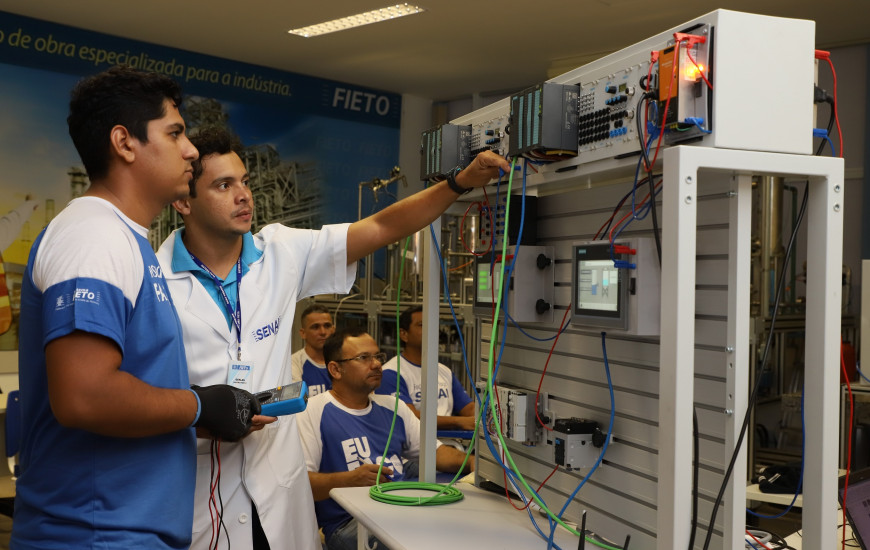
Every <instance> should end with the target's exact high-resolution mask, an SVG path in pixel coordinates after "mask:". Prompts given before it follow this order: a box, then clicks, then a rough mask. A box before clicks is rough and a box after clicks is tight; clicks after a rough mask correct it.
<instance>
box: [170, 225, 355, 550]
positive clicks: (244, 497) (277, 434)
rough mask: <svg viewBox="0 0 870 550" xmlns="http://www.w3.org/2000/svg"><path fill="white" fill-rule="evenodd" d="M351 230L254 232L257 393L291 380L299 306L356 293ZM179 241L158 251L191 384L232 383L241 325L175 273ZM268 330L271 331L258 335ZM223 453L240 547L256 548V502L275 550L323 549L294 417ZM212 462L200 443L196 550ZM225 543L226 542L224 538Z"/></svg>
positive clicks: (245, 349) (206, 530)
mask: <svg viewBox="0 0 870 550" xmlns="http://www.w3.org/2000/svg"><path fill="white" fill-rule="evenodd" d="M347 227H348V225H333V226H325V227H324V228H323V229H322V230H320V231H309V230H301V229H290V228H288V227H285V226H282V225H280V224H273V225H268V226H266V227H264V228H263V229H262V230H261V231H260V232H258V233H257V234H256V235H254V242H255V245H256V246H257V248H259V249H260V250H263V251H264V253H263V255H262V256H261V257H260V259H259V260H257V261H256V262H254V263H252V264H251V265H250V266H249V269H250V271H249V272H248V273H246V274H245V275H244V276H243V278H242V282H241V286H240V293H241V309H242V360H243V361H250V362H253V364H254V374H253V376H254V380H253V384H252V387H251V391H252V392H254V393H256V392H258V391H262V390H266V389H270V388H274V387H276V386H278V385H282V384H287V383H289V382H290V381H291V380H290V377H291V373H290V368H289V363H290V340H291V336H290V335H291V328H292V323H293V317H294V312H295V309H296V302H298V301H299V300H300V299H302V298H305V297H307V296H313V295H316V294H325V293H332V292H338V293H347V292H348V291H349V290H350V287H351V285H352V284H353V281H354V278H355V274H356V265H355V264H352V265H350V266H348V265H347ZM174 242H175V233H173V234H171V235H170V236H169V238H168V239H166V241H165V242H164V243H163V244H162V245H161V246H160V249H159V250H158V253H157V256H158V259H159V260H160V263H161V266H162V268H163V273H164V277H165V278H166V281H167V284H168V286H169V290H170V292H171V294H172V299H173V302H174V303H175V308H176V310H177V311H178V315H179V318H180V319H181V325H182V329H183V331H184V348H185V352H186V354H187V362H188V369H189V371H190V383H191V384H197V385H201V386H206V385H211V384H225V383H226V382H227V370H228V365H229V362H230V361H231V360H233V359H234V358H235V356H236V334H235V329H233V330H232V331H230V329H229V328H228V327H227V322H226V319H225V317H224V314H223V311H222V310H221V309H220V307H221V306H219V305H218V304H217V303H215V301H214V300H213V299H212V298H211V296H210V295H209V294H208V293H207V292H206V290H205V288H204V287H203V285H202V284H201V283H200V282H199V281H197V280H196V279H195V278H194V277H193V275H192V274H191V273H190V272H189V271H185V272H180V273H173V272H172V268H171V263H172V251H173V247H174ZM276 323H277V328H278V330H277V332H275V331H274V328H275V326H276ZM267 326H268V327H270V329H268V330H266V331H262V330H261V331H260V332H259V334H258V330H259V329H262V328H264V327H267ZM285 365H287V367H286V368H285ZM220 454H221V495H222V497H223V510H224V512H223V518H224V523H225V524H226V527H227V530H228V531H229V533H230V536H231V541H232V547H233V548H251V544H252V543H251V532H252V530H251V501H252V500H253V502H254V503H255V504H256V506H257V510H258V513H259V516H260V521H261V524H262V526H263V530H264V531H265V533H266V536H267V538H268V539H269V544H270V546H271V548H272V550H282V549H304V550H309V549H314V548H320V537H319V534H318V532H317V523H316V519H315V516H314V503H313V498H312V495H311V485H310V484H309V482H308V474H307V471H306V468H305V458H304V455H303V453H302V447H301V444H300V441H299V430H298V428H297V425H296V419H295V418H294V417H293V416H287V417H282V418H279V419H278V421H277V422H275V423H273V424H269V425H267V426H266V427H265V428H264V429H262V430H260V431H257V432H254V433H252V434H251V435H249V436H248V437H246V438H244V439H243V440H242V441H241V442H238V443H222V444H221V449H220ZM210 467H211V460H210V456H209V441H207V440H198V446H197V473H196V476H197V477H196V493H195V500H194V520H193V544H192V545H191V548H203V549H204V548H207V546H208V544H209V540H210V538H211V519H210V517H209V508H208V498H209V496H208V495H209V477H210ZM221 540H222V541H223V542H222V543H221V545H223V544H225V538H223V535H222V538H221Z"/></svg>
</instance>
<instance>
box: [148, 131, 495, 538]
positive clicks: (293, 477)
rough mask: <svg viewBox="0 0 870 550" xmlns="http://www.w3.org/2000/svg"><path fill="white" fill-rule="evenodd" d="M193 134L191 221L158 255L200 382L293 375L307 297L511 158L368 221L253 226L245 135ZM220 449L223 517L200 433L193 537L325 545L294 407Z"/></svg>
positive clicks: (243, 383) (345, 279) (344, 279)
mask: <svg viewBox="0 0 870 550" xmlns="http://www.w3.org/2000/svg"><path fill="white" fill-rule="evenodd" d="M191 141H193V143H194V144H195V145H196V147H197V148H198V149H199V151H200V157H199V160H198V161H197V163H196V165H195V167H194V170H195V172H194V179H193V180H192V181H191V193H190V197H189V198H187V199H181V200H178V201H176V202H175V203H173V206H174V207H175V208H176V210H178V212H179V213H180V214H181V215H182V217H183V219H184V224H185V227H184V228H182V229H179V230H177V231H175V232H174V233H173V234H171V235H170V236H169V237H168V238H167V240H166V241H165V242H164V243H163V244H162V245H161V247H160V250H159V251H158V258H159V260H160V263H161V265H162V266H163V271H164V275H165V277H166V280H167V283H168V285H169V289H170V292H171V293H172V298H173V301H174V303H175V306H176V308H177V310H178V314H179V317H180V318H181V323H182V327H183V331H184V344H185V350H186V353H187V357H188V365H189V370H190V379H191V383H194V384H200V385H203V384H210V383H216V382H215V381H217V382H220V383H232V384H235V385H237V386H239V387H243V388H245V389H247V390H249V391H252V392H259V391H262V390H266V389H269V388H274V387H276V386H279V385H282V384H287V383H289V382H290V380H291V373H290V372H289V369H286V365H288V364H289V363H290V361H289V358H290V355H291V353H290V341H291V338H290V330H291V324H292V321H293V317H294V313H295V307H296V302H298V301H299V300H300V299H302V298H305V297H307V296H312V295H316V294H324V293H332V292H339V293H346V292H348V291H349V290H350V287H351V285H352V284H353V281H354V276H355V272H356V269H355V262H356V261H357V260H359V259H360V258H363V257H364V256H366V255H368V254H369V253H371V252H373V251H375V250H377V249H378V248H381V247H383V246H385V245H387V244H389V243H392V242H395V241H397V240H398V239H400V238H402V237H404V236H406V235H408V234H411V233H413V232H415V231H418V230H419V229H421V228H422V227H425V226H426V225H427V224H429V223H430V222H431V221H432V220H434V219H435V218H437V217H438V216H440V215H441V213H442V212H443V211H444V210H445V209H446V208H447V207H448V206H449V205H450V204H452V203H453V201H454V200H456V198H457V197H458V196H459V194H461V193H462V192H463V191H464V189H470V188H472V187H480V186H483V185H485V184H486V183H488V182H489V181H490V180H491V179H492V178H494V177H496V176H497V173H498V170H499V169H501V170H505V171H507V170H509V169H510V166H509V164H508V163H507V162H506V161H505V160H504V159H503V158H501V157H499V156H497V155H495V154H493V153H489V152H487V153H483V154H481V155H479V156H478V157H477V158H475V160H474V161H472V163H471V164H470V165H469V166H468V167H467V168H465V169H464V170H462V171H461V172H458V173H457V174H455V176H454V177H453V178H452V180H451V181H450V182H441V183H438V184H436V185H433V186H430V187H429V188H428V189H426V190H424V191H421V192H419V193H417V194H415V195H413V196H411V197H408V198H406V199H404V200H402V201H399V202H398V203H396V204H393V205H392V206H389V207H388V208H385V209H384V210H382V211H380V212H378V213H376V214H374V215H372V216H370V217H368V218H365V219H363V220H360V221H358V222H355V223H352V224H343V225H328V226H325V227H323V228H322V229H321V230H320V231H311V230H300V229H291V228H288V227H285V226H282V225H280V224H272V225H268V226H266V227H264V228H263V229H262V230H260V231H259V232H258V233H257V234H256V235H252V234H251V233H250V227H251V219H252V216H253V209H254V204H253V199H252V196H251V191H250V189H249V188H248V174H247V171H246V169H245V166H244V164H243V163H242V161H241V159H240V157H239V156H238V154H237V153H236V152H235V150H237V147H238V144H237V142H235V141H234V140H233V139H232V137H231V136H230V135H229V134H228V133H227V132H226V131H225V130H223V129H208V130H203V131H200V132H199V134H198V135H197V136H195V137H194V138H192V140H191ZM234 149H235V150H234ZM239 310H241V312H240V311H239ZM219 454H220V465H221V468H220V469H221V473H222V474H221V477H222V479H221V484H220V497H221V498H220V500H221V501H222V509H223V514H222V524H221V522H213V521H212V520H211V519H210V516H211V513H210V510H211V509H212V507H213V506H212V505H211V504H210V490H209V488H210V486H211V483H210V482H209V480H210V470H211V463H212V461H211V459H210V457H209V452H208V445H207V444H202V443H200V448H199V454H198V464H197V480H196V495H195V501H194V506H195V511H194V526H193V530H194V533H193V545H192V547H193V548H206V547H207V546H208V544H209V542H210V540H211V536H212V532H213V531H214V532H217V533H218V535H219V536H220V537H223V538H224V539H225V538H226V537H229V539H230V541H231V543H232V546H233V547H235V548H254V549H256V550H259V549H261V548H271V549H273V550H279V549H283V548H300V549H310V548H318V547H319V545H320V539H319V536H318V533H317V524H316V520H315V517H314V505H313V500H312V494H311V487H310V485H309V483H308V474H307V472H306V468H305V460H304V457H303V454H302V448H301V446H300V442H299V435H298V429H297V425H296V420H295V419H294V418H293V417H292V416H289V417H283V418H280V419H279V420H277V421H276V422H274V423H273V424H270V425H267V426H266V427H265V429H263V430H261V431H259V432H255V433H253V434H251V435H250V436H248V437H247V438H245V439H244V440H243V441H241V442H239V443H233V444H227V443H224V444H223V445H222V448H220V450H219ZM213 498H214V500H217V499H218V494H217V491H215V493H214V495H213ZM218 510H220V504H219V505H218ZM210 524H211V526H210Z"/></svg>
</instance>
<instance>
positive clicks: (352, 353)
mask: <svg viewBox="0 0 870 550" xmlns="http://www.w3.org/2000/svg"><path fill="white" fill-rule="evenodd" d="M323 355H324V359H325V360H326V367H327V369H328V370H329V375H330V376H331V377H332V389H330V390H328V391H326V392H324V393H321V394H319V395H315V396H314V397H312V398H311V399H309V400H308V407H307V408H306V410H305V411H304V412H302V413H300V414H299V415H298V421H299V435H300V439H301V440H302V447H303V450H304V452H305V463H306V466H307V468H308V479H309V481H310V482H311V491H312V493H313V494H314V509H315V512H316V514H317V523H318V525H319V526H320V527H321V528H322V529H323V534H324V536H325V537H326V547H327V550H338V549H345V548H356V547H357V542H356V533H357V523H356V520H355V519H353V518H352V517H351V516H350V514H348V513H347V512H346V511H345V510H344V509H343V508H342V507H341V506H339V505H338V504H337V503H336V502H335V501H334V500H332V499H331V498H329V491H330V490H331V489H333V488H336V487H369V486H372V485H375V484H376V483H378V482H380V483H387V482H389V481H401V480H403V479H404V470H403V465H402V458H413V457H417V456H419V454H420V421H419V420H418V419H417V417H415V416H414V415H413V414H412V413H411V410H410V409H409V408H408V407H401V406H400V407H398V409H397V410H398V412H397V414H398V416H397V418H396V424H395V428H394V430H393V435H392V438H391V439H390V447H389V449H386V445H387V439H388V437H389V435H390V425H391V424H392V420H393V409H394V407H395V400H394V398H391V397H388V396H385V395H377V394H373V393H372V392H373V391H374V390H375V389H377V387H378V386H380V384H381V364H382V362H383V361H384V359H385V357H384V354H383V353H380V350H379V349H378V345H377V344H376V343H375V341H374V339H373V338H372V337H371V336H369V335H368V334H366V333H365V332H364V331H362V330H361V329H359V328H349V329H346V330H342V331H339V332H338V333H336V334H334V335H333V336H331V337H330V338H329V339H328V340H327V341H326V344H325V345H324V347H323ZM385 451H386V452H385ZM464 460H465V455H464V454H463V453H461V452H460V451H458V450H456V449H454V448H452V447H450V446H447V445H441V444H440V443H438V447H437V450H436V452H435V467H436V468H437V469H438V470H440V471H443V472H456V471H458V470H459V468H460V467H462V463H463V461H464ZM381 461H383V462H384V467H383V469H382V470H381V476H380V479H377V476H378V466H379V464H380V463H381ZM472 468H473V463H472V462H468V464H466V470H471V469H472ZM373 542H374V537H372V539H370V541H369V545H370V546H371V545H372V544H373Z"/></svg>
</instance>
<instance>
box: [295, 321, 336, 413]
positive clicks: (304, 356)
mask: <svg viewBox="0 0 870 550" xmlns="http://www.w3.org/2000/svg"><path fill="white" fill-rule="evenodd" d="M334 333H335V325H333V324H332V314H331V313H329V310H328V309H327V308H326V306H323V305H320V304H312V305H310V306H308V307H307V308H305V310H304V311H303V312H302V315H301V316H300V317H299V336H301V337H302V340H303V341H304V342H305V345H304V346H303V347H302V349H300V350H299V351H297V352H296V353H294V354H293V355H291V356H290V370H291V376H292V378H293V381H294V382H299V381H300V380H301V381H303V382H305V384H307V385H308V396H309V397H314V396H315V395H317V394H318V393H323V392H325V391H326V390H328V389H329V388H331V387H332V381H331V380H330V379H329V372H327V370H326V362H325V361H324V360H323V344H324V342H326V339H327V338H329V337H330V336H332V335H333V334H334Z"/></svg>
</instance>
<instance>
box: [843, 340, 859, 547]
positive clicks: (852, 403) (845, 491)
mask: <svg viewBox="0 0 870 550" xmlns="http://www.w3.org/2000/svg"><path fill="white" fill-rule="evenodd" d="M840 368H841V369H842V371H843V378H845V379H846V388H847V389H848V390H849V444H848V446H847V447H846V481H845V483H844V484H843V506H842V508H843V548H844V549H845V548H846V495H847V494H848V492H849V472H850V471H851V470H852V422H853V421H854V413H855V401H854V399H853V398H852V384H851V383H850V382H849V373H848V372H846V358H845V356H844V355H843V342H842V340H841V341H840Z"/></svg>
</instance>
